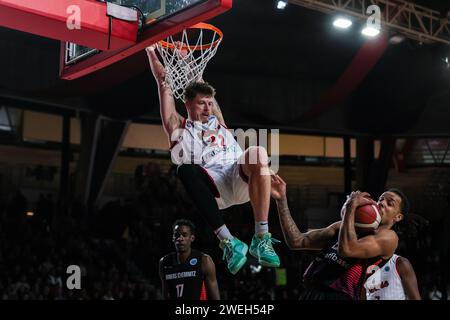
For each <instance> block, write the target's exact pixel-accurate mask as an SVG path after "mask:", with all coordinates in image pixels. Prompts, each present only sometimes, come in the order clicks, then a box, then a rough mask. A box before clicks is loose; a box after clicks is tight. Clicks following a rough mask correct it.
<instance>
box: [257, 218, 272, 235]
mask: <svg viewBox="0 0 450 320" xmlns="http://www.w3.org/2000/svg"><path fill="white" fill-rule="evenodd" d="M267 232H269V223H268V222H267V221H255V233H256V234H258V233H260V234H262V233H267Z"/></svg>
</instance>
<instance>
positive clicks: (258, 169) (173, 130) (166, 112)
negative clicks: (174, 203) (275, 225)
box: [146, 46, 280, 274]
mask: <svg viewBox="0 0 450 320" xmlns="http://www.w3.org/2000/svg"><path fill="white" fill-rule="evenodd" d="M146 51H147V54H148V57H149V62H150V67H151V69H152V72H153V75H154V77H155V79H156V82H157V84H158V92H159V100H160V111H161V118H162V122H163V127H164V130H165V132H166V134H167V136H168V138H169V140H170V144H171V149H172V159H174V157H175V158H176V161H177V162H178V163H179V164H180V163H181V165H180V166H179V168H178V175H179V177H180V179H181V181H182V182H183V184H184V186H185V188H186V191H187V192H188V194H189V195H190V196H191V198H192V199H193V200H194V202H195V204H196V205H197V207H198V208H199V211H200V212H201V214H202V216H203V218H204V219H205V220H206V221H207V223H208V224H209V225H210V226H211V227H212V229H213V230H214V233H215V234H216V236H217V237H218V239H219V240H220V244H219V245H220V248H221V249H222V250H223V253H224V256H223V258H224V259H226V260H227V266H228V269H229V270H230V272H231V273H232V274H236V273H237V272H238V271H239V270H240V269H241V268H242V266H243V265H244V264H245V262H246V260H247V257H246V254H247V252H248V246H247V244H245V243H244V242H242V241H240V240H239V239H237V238H236V237H234V236H233V235H232V234H231V232H230V230H228V228H227V226H226V225H225V222H224V220H223V217H222V216H221V214H220V211H219V209H225V208H227V207H230V206H233V205H236V204H242V203H246V202H248V201H249V200H250V202H251V205H252V208H253V215H254V220H255V234H254V236H253V239H252V242H251V245H250V254H251V255H253V256H254V257H256V258H257V259H258V261H259V263H260V264H261V265H263V266H268V267H278V266H279V265H280V259H279V257H278V255H277V254H276V253H275V251H274V249H273V246H272V244H273V243H274V242H277V241H278V240H275V239H273V238H272V236H271V234H270V233H269V226H268V215H269V205H270V188H271V187H270V172H269V167H268V156H267V152H266V150H265V149H264V148H262V147H250V148H248V149H247V150H245V151H244V152H243V151H242V149H241V148H240V146H239V144H238V143H237V142H236V140H235V139H234V137H233V135H232V134H231V132H230V131H229V130H228V129H227V127H226V126H225V121H224V119H223V116H222V112H221V111H220V108H219V106H218V104H217V101H216V100H215V98H214V95H215V90H214V88H213V87H212V86H210V85H209V84H207V83H205V82H203V81H194V82H191V83H190V84H189V85H188V86H187V87H186V88H185V91H184V104H185V107H186V110H187V113H188V118H187V119H185V118H184V117H182V116H181V115H180V114H179V113H178V112H177V111H176V108H175V100H174V98H173V94H172V90H171V88H170V86H168V85H167V83H166V82H165V69H164V66H163V65H162V64H161V62H160V61H159V59H158V56H157V55H156V52H155V46H150V47H148V48H147V50H146Z"/></svg>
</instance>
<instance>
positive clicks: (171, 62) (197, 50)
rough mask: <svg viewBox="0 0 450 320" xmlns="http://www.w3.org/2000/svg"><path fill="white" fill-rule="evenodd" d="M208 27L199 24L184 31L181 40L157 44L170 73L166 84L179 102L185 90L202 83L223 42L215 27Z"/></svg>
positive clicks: (172, 39) (168, 39)
mask: <svg viewBox="0 0 450 320" xmlns="http://www.w3.org/2000/svg"><path fill="white" fill-rule="evenodd" d="M205 25H206V24H199V25H198V26H197V25H196V26H193V27H191V28H188V29H185V30H183V32H182V33H180V34H179V36H181V38H180V37H179V38H176V37H174V36H170V37H168V38H167V39H166V40H165V41H160V42H158V43H157V46H156V48H157V50H158V52H159V54H160V56H161V58H162V60H163V63H164V67H165V69H166V80H165V81H166V82H167V83H168V84H169V86H170V87H171V89H172V92H173V95H174V97H175V98H177V99H181V100H183V92H184V88H186V86H187V85H188V84H189V83H190V82H192V81H198V80H200V79H202V76H203V71H204V70H205V68H206V65H207V63H208V61H209V60H210V59H211V58H212V57H213V56H214V55H215V54H216V51H217V48H218V47H219V44H220V42H221V41H222V35H221V34H219V32H220V31H219V30H217V29H216V28H214V27H213V28H208V27H206V28H205V27H204V26H205ZM201 26H203V27H201ZM206 26H209V25H206ZM211 27H212V26H211ZM216 30H217V31H216ZM189 37H190V38H191V40H189ZM193 38H195V40H192V39H193Z"/></svg>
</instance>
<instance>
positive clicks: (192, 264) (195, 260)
mask: <svg viewBox="0 0 450 320" xmlns="http://www.w3.org/2000/svg"><path fill="white" fill-rule="evenodd" d="M197 262H198V260H197V258H192V259H191V261H189V264H190V265H191V266H195V265H196V264H197Z"/></svg>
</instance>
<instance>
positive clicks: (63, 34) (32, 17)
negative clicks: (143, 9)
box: [0, 0, 139, 50]
mask: <svg viewBox="0 0 450 320" xmlns="http://www.w3.org/2000/svg"><path fill="white" fill-rule="evenodd" d="M138 18H139V17H138V13H137V11H135V10H133V9H130V8H127V7H123V6H119V5H116V4H112V3H105V2H99V1H88V0H39V1H30V0H0V26H3V27H6V28H10V29H16V30H20V31H23V32H28V33H32V34H36V35H39V36H42V37H47V38H52V39H56V40H62V41H69V42H74V43H77V44H80V45H83V46H86V47H90V48H96V49H99V50H118V49H121V48H125V47H128V46H131V45H134V44H135V43H136V39H137V33H138V27H139V21H138Z"/></svg>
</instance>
